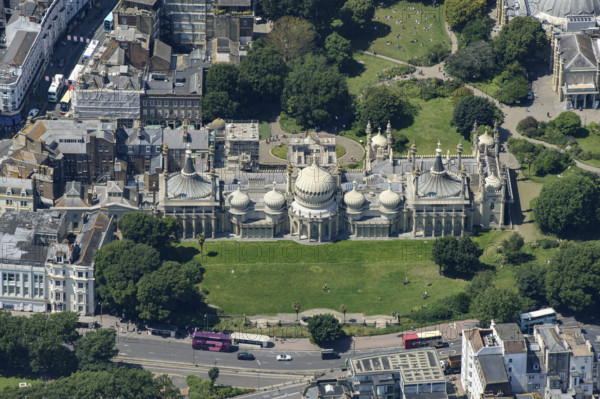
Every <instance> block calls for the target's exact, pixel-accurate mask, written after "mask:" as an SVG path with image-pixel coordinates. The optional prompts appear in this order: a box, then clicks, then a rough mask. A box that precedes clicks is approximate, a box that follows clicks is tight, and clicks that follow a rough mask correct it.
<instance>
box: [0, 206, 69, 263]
mask: <svg viewBox="0 0 600 399" xmlns="http://www.w3.org/2000/svg"><path fill="white" fill-rule="evenodd" d="M64 226H65V214H64V213H62V212H57V211H46V212H40V211H38V212H31V211H6V212H4V213H3V214H2V215H1V216H0V260H1V261H2V262H6V263H19V262H25V263H39V264H43V262H45V261H46V254H47V252H48V244H49V243H52V242H56V241H60V240H62V238H63V237H61V234H62V233H64Z"/></svg>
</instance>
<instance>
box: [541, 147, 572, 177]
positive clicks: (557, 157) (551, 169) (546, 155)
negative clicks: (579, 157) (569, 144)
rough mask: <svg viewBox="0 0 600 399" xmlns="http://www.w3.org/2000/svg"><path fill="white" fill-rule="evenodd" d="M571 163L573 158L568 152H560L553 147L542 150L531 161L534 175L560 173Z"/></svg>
mask: <svg viewBox="0 0 600 399" xmlns="http://www.w3.org/2000/svg"><path fill="white" fill-rule="evenodd" d="M571 164H573V160H572V159H571V157H570V156H569V154H568V153H565V152H563V153H561V152H559V151H557V150H555V149H553V148H545V149H544V150H542V151H541V152H540V153H539V154H537V156H536V158H535V159H534V160H533V163H532V165H533V168H534V170H535V175H536V176H545V175H547V174H548V173H554V174H556V173H560V172H562V171H563V170H565V169H566V168H567V167H568V166H569V165H571Z"/></svg>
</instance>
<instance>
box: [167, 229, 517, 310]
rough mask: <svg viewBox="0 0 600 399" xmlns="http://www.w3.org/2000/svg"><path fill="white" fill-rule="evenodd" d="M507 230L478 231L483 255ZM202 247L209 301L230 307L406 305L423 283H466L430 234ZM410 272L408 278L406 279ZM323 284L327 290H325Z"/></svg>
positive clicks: (443, 290) (490, 254)
mask: <svg viewBox="0 0 600 399" xmlns="http://www.w3.org/2000/svg"><path fill="white" fill-rule="evenodd" d="M505 234H506V233H505V232H489V233H483V234H481V235H479V236H477V237H475V239H476V240H477V241H478V242H479V243H480V245H481V246H482V247H483V248H485V249H486V251H485V253H484V255H483V257H482V260H483V261H484V262H486V263H490V264H492V265H493V264H494V263H495V259H496V258H497V253H496V245H497V243H498V242H500V241H501V239H502V238H503V237H504V236H505ZM196 248H197V244H196V243H195V242H192V241H186V242H182V243H181V244H180V245H179V246H178V250H179V251H180V253H196V251H195V249H196ZM204 254H205V256H204V257H203V259H202V265H203V267H204V268H205V269H206V273H205V276H204V281H203V282H202V287H203V288H205V289H207V290H208V291H209V294H208V297H207V301H208V303H210V304H212V305H216V306H218V307H219V308H220V309H223V310H224V311H225V312H226V313H228V314H238V315H240V314H242V313H246V314H247V315H257V314H268V315H274V314H277V313H280V312H281V313H291V312H293V309H292V303H293V302H294V301H296V300H297V301H299V302H300V303H301V305H302V309H303V310H307V309H315V308H328V309H335V310H337V309H339V307H340V305H342V304H345V305H346V306H347V307H348V312H349V313H353V312H360V313H364V314H366V315H374V314H390V312H392V311H397V312H400V313H408V312H410V310H411V309H413V308H415V307H419V306H421V305H423V304H424V302H423V299H422V298H421V294H422V293H423V291H424V290H427V292H428V294H429V299H428V301H431V300H437V299H442V298H445V297H447V296H449V295H452V294H455V293H458V292H460V291H463V290H464V288H465V285H466V284H467V281H464V280H460V279H449V278H446V277H443V276H440V275H439V272H438V267H437V266H436V265H435V264H434V263H433V262H432V261H431V260H430V254H431V241H424V240H389V241H349V240H345V241H340V242H337V243H333V244H326V245H319V246H307V245H300V244H297V243H295V242H292V241H270V242H224V241H221V242H207V243H206V244H204ZM407 277H408V279H409V281H410V283H409V284H407V285H403V284H401V283H402V281H403V280H404V279H405V278H407ZM427 282H431V286H429V287H428V286H426V283H427ZM323 284H327V286H328V287H329V292H323V290H322V287H323ZM506 284H507V285H509V283H508V282H507V283H506Z"/></svg>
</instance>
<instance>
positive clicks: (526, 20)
mask: <svg viewBox="0 0 600 399" xmlns="http://www.w3.org/2000/svg"><path fill="white" fill-rule="evenodd" d="M547 48H548V38H547V36H546V32H544V29H543V28H542V23H541V22H540V21H539V20H537V19H535V18H532V17H515V18H513V19H511V20H510V22H509V23H508V24H506V25H504V26H503V27H502V30H501V31H500V33H499V34H498V36H496V37H495V38H494V49H495V50H496V55H497V56H498V61H499V63H501V64H502V65H509V64H511V63H512V62H514V61H519V62H520V63H521V64H523V65H526V64H529V63H531V62H533V61H535V60H536V59H537V58H538V55H539V54H541V53H543V52H544V51H546V50H547Z"/></svg>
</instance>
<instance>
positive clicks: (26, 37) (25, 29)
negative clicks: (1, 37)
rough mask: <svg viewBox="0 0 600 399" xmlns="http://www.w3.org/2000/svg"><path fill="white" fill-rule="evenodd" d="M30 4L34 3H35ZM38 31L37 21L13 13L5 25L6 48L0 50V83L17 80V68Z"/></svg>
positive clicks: (27, 52)
mask: <svg viewBox="0 0 600 399" xmlns="http://www.w3.org/2000/svg"><path fill="white" fill-rule="evenodd" d="M32 4H33V5H34V6H35V5H36V3H32ZM39 31H40V24H39V23H36V22H31V21H29V19H28V18H25V17H24V16H19V15H18V14H13V17H12V18H11V19H10V21H9V23H8V24H7V25H6V31H5V38H6V43H5V46H6V48H5V49H2V50H0V83H2V84H9V83H13V82H16V81H17V79H18V78H19V73H18V68H19V67H20V66H22V65H23V63H24V62H25V59H26V58H27V55H28V54H29V50H30V49H31V46H32V45H33V43H34V41H35V38H36V37H37V35H38V33H39Z"/></svg>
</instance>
